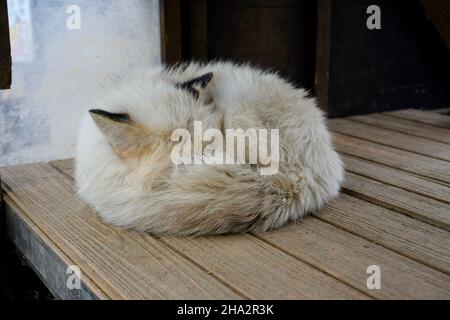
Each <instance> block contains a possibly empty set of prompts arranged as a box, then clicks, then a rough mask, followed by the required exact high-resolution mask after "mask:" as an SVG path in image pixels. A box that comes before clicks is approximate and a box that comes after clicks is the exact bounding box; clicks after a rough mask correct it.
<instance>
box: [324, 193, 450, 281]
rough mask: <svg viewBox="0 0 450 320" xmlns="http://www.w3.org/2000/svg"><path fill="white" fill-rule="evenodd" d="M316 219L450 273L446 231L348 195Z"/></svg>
mask: <svg viewBox="0 0 450 320" xmlns="http://www.w3.org/2000/svg"><path fill="white" fill-rule="evenodd" d="M317 218H318V219H320V220H322V221H325V222H328V223H331V224H333V225H335V226H337V227H339V228H341V229H344V230H346V231H348V232H351V233H353V234H356V235H359V236H360V237H362V238H364V239H366V240H369V241H372V242H375V243H377V244H379V245H381V246H383V247H385V248H388V249H390V250H392V251H395V252H397V253H399V254H401V255H404V256H407V257H409V258H412V259H414V260H416V261H418V262H420V263H423V264H426V265H428V266H430V267H432V268H435V269H438V270H440V271H442V272H445V273H446V274H450V233H449V232H448V231H446V230H444V229H441V228H437V227H434V226H432V225H430V224H428V223H425V222H422V221H418V220H416V219H413V218H411V217H408V216H406V215H403V214H400V213H397V212H395V211H391V210H388V209H386V208H382V207H379V206H377V205H375V204H372V203H369V202H365V201H361V200H360V199H358V198H355V197H352V196H350V195H346V194H341V195H340V196H339V198H338V199H335V200H333V201H331V202H330V203H329V204H328V205H326V206H325V207H324V208H323V209H322V210H321V212H320V214H319V215H317Z"/></svg>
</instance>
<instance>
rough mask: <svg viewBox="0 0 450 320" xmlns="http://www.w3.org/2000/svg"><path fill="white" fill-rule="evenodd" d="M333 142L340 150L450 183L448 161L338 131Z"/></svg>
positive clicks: (334, 134)
mask: <svg viewBox="0 0 450 320" xmlns="http://www.w3.org/2000/svg"><path fill="white" fill-rule="evenodd" d="M333 143H334V146H335V147H336V149H337V150H338V151H339V152H342V153H346V154H350V155H353V156H357V157H359V158H363V159H366V160H371V161H375V162H378V163H382V164H385V165H388V166H391V167H394V168H397V169H401V170H404V171H407V172H411V173H413V174H417V175H420V176H424V177H428V178H431V179H435V180H437V181H439V182H440V183H444V184H445V185H449V184H450V164H449V163H448V162H447V161H443V160H438V159H433V158H430V157H426V156H422V155H419V154H417V153H413V152H409V151H404V150H399V149H396V148H392V147H387V146H383V145H380V144H377V143H373V142H370V141H366V140H363V139H359V138H354V137H351V136H348V135H343V134H340V133H336V132H334V133H333Z"/></svg>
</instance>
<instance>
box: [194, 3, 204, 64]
mask: <svg viewBox="0 0 450 320" xmlns="http://www.w3.org/2000/svg"><path fill="white" fill-rule="evenodd" d="M190 29H191V30H190V31H191V37H190V38H191V41H190V56H191V58H192V59H194V60H197V61H204V62H206V61H207V60H208V32H207V29H208V20H207V1H206V0H194V1H190Z"/></svg>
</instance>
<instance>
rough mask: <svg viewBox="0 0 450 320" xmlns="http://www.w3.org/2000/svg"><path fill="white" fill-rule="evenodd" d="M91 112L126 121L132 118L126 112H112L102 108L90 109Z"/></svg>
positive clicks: (114, 119)
mask: <svg viewBox="0 0 450 320" xmlns="http://www.w3.org/2000/svg"><path fill="white" fill-rule="evenodd" d="M89 113H90V114H91V115H93V114H94V115H99V116H102V117H105V118H108V119H110V120H113V121H118V122H126V121H129V120H130V116H129V115H128V114H126V113H112V112H108V111H105V110H101V109H90V110H89Z"/></svg>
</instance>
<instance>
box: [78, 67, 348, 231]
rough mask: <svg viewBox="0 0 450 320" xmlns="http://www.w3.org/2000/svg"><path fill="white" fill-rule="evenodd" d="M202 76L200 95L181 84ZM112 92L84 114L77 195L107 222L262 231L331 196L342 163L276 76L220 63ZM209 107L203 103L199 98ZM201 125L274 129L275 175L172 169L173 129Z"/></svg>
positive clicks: (125, 84)
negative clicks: (208, 76) (107, 115)
mask: <svg viewBox="0 0 450 320" xmlns="http://www.w3.org/2000/svg"><path fill="white" fill-rule="evenodd" d="M207 72H212V73H213V78H212V80H211V82H210V83H209V84H208V85H207V87H206V88H205V90H202V91H201V94H200V97H199V98H198V99H196V98H195V97H194V96H193V95H192V94H190V93H189V92H187V91H186V90H182V89H180V88H179V87H177V86H176V84H177V83H180V82H183V81H187V80H190V79H192V78H195V77H198V76H200V75H202V74H205V73H207ZM116 82H118V84H116V85H114V86H112V87H111V88H110V92H109V93H108V94H106V95H105V96H104V97H103V98H101V99H99V101H98V102H97V104H95V105H93V106H92V108H93V109H102V110H105V111H109V112H113V113H121V114H128V115H129V118H130V121H131V125H130V124H128V123H126V121H125V123H122V122H120V121H119V122H117V123H116V122H115V121H109V120H107V119H106V120H105V119H103V118H102V117H101V115H95V114H91V115H89V114H86V116H85V117H84V119H83V121H82V125H81V130H80V135H79V142H78V149H77V157H76V183H77V188H78V193H79V196H80V197H81V198H82V199H83V200H84V201H85V202H87V203H88V204H90V205H92V207H94V208H95V209H96V210H97V211H98V212H99V214H100V215H101V217H102V218H103V219H104V221H106V222H108V223H112V224H115V225H119V226H122V227H126V228H134V229H137V230H141V231H147V232H150V233H152V234H156V235H163V234H181V235H202V234H220V233H229V232H246V231H264V230H270V229H274V228H278V227H280V226H283V225H284V224H286V223H287V222H289V221H293V220H297V219H299V218H301V217H304V216H305V215H306V214H307V213H311V212H315V211H317V210H318V209H319V208H321V207H322V206H323V205H324V204H325V203H326V202H327V201H328V200H330V199H331V198H333V197H335V196H336V195H337V194H338V192H339V188H340V184H341V182H342V179H343V166H342V163H341V160H340V158H339V156H338V155H337V153H336V152H335V151H334V150H333V148H332V145H331V142H330V135H329V133H328V131H327V128H326V126H325V123H324V116H323V114H322V112H321V111H320V110H319V109H318V108H317V106H316V103H315V101H314V99H312V98H309V97H307V93H306V92H305V91H304V90H302V89H296V88H294V87H293V86H291V85H290V84H289V83H287V82H286V81H284V80H282V79H281V78H280V77H278V76H277V75H276V74H274V73H270V72H264V71H261V70H258V69H255V68H252V67H250V66H246V65H234V64H231V63H224V62H217V63H211V64H207V65H200V64H195V63H192V64H189V65H187V66H181V67H178V68H172V69H165V68H163V67H160V68H156V69H152V70H149V71H148V72H146V73H145V74H140V75H135V76H133V77H131V78H130V79H127V80H126V81H125V80H123V81H116ZM205 101H206V102H205ZM194 120H201V121H203V129H204V130H205V129H207V128H219V129H221V128H222V129H224V128H242V129H244V130H245V129H248V128H267V129H279V132H280V164H279V172H278V173H277V174H275V175H266V176H264V175H260V174H259V173H258V172H257V171H256V170H255V168H254V167H252V166H250V165H246V164H245V165H206V164H205V165H180V166H175V165H173V163H172V161H171V158H170V152H171V148H172V146H173V142H171V141H170V140H169V136H170V133H171V132H172V131H173V130H175V129H177V128H186V129H189V130H191V129H192V122H193V121H194Z"/></svg>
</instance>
